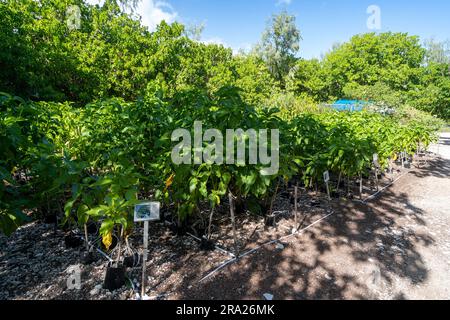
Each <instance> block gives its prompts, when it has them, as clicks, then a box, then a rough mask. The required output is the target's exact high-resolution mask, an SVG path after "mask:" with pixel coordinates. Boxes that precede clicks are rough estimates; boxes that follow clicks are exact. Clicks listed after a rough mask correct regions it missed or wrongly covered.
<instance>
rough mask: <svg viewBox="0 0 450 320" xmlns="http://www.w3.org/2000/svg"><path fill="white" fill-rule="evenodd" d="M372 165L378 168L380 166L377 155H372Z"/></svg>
mask: <svg viewBox="0 0 450 320" xmlns="http://www.w3.org/2000/svg"><path fill="white" fill-rule="evenodd" d="M373 164H374V165H375V167H377V168H378V167H379V166H380V163H379V162H378V154H377V153H374V154H373Z"/></svg>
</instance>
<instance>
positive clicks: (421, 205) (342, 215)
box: [176, 134, 450, 299]
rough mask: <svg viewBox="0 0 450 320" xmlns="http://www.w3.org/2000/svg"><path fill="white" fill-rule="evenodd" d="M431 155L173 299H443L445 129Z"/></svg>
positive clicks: (446, 292)
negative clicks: (361, 199) (375, 191)
mask: <svg viewBox="0 0 450 320" xmlns="http://www.w3.org/2000/svg"><path fill="white" fill-rule="evenodd" d="M435 147H437V146H435ZM436 149H437V148H436ZM433 151H434V150H433ZM439 153H440V155H441V157H436V158H434V159H431V160H430V161H429V162H428V164H427V165H426V166H425V167H423V168H421V169H418V168H414V167H413V168H412V169H411V171H410V172H409V173H408V174H407V175H405V176H404V177H403V178H401V179H400V180H399V181H397V182H396V183H395V184H394V185H393V186H392V187H391V188H389V189H387V190H386V191H385V192H383V193H382V194H381V195H380V196H379V197H378V198H377V199H375V200H373V201H371V202H370V203H369V204H368V205H363V204H361V203H358V202H352V201H348V200H344V201H336V202H335V203H333V206H334V209H335V214H334V215H332V216H331V217H329V218H328V219H327V220H325V221H322V222H321V223H320V224H318V225H316V226H314V227H313V228H311V229H309V230H307V231H306V232H304V233H303V234H301V235H298V236H295V237H293V238H290V239H288V240H286V241H284V242H283V246H284V249H280V247H279V246H277V245H276V244H274V245H270V246H267V247H265V248H263V249H262V250H260V251H259V252H257V253H256V254H254V255H253V256H250V257H246V258H244V259H242V260H240V261H239V262H237V263H235V264H232V265H230V266H229V267H227V268H225V269H224V270H222V271H221V272H219V273H218V274H216V275H215V276H214V277H213V278H211V279H209V280H208V281H206V282H205V283H202V284H201V285H197V286H195V287H194V288H193V289H192V290H190V291H186V292H183V293H182V294H179V295H178V296H177V297H176V298H186V299H263V296H264V294H265V293H270V294H272V295H273V296H274V299H450V134H443V135H442V137H441V140H440V146H439Z"/></svg>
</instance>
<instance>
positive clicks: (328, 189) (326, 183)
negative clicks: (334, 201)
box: [325, 181, 331, 201]
mask: <svg viewBox="0 0 450 320" xmlns="http://www.w3.org/2000/svg"><path fill="white" fill-rule="evenodd" d="M325 185H326V187H327V195H328V200H329V201H331V195H330V187H329V186H328V181H327V182H325Z"/></svg>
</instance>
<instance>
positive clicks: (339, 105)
mask: <svg viewBox="0 0 450 320" xmlns="http://www.w3.org/2000/svg"><path fill="white" fill-rule="evenodd" d="M368 105H369V102H367V101H362V100H338V101H336V102H335V103H333V104H329V105H327V106H328V107H330V108H333V109H335V110H337V111H363V110H364V108H365V107H367V106H368Z"/></svg>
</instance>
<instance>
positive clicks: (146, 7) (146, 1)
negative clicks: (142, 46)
mask: <svg viewBox="0 0 450 320" xmlns="http://www.w3.org/2000/svg"><path fill="white" fill-rule="evenodd" d="M87 2H88V3H90V4H103V3H104V0H87ZM127 11H128V10H127ZM135 14H137V15H139V16H140V17H141V19H142V24H143V25H145V26H147V27H148V28H149V30H150V31H154V30H155V29H156V26H157V25H158V24H160V23H161V21H163V20H164V21H166V22H167V23H172V22H174V21H175V20H176V19H177V18H178V13H177V12H176V11H175V10H174V9H173V7H172V6H171V5H170V4H169V3H168V2H167V1H164V0H140V1H139V3H138V5H137V8H136V10H135Z"/></svg>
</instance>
